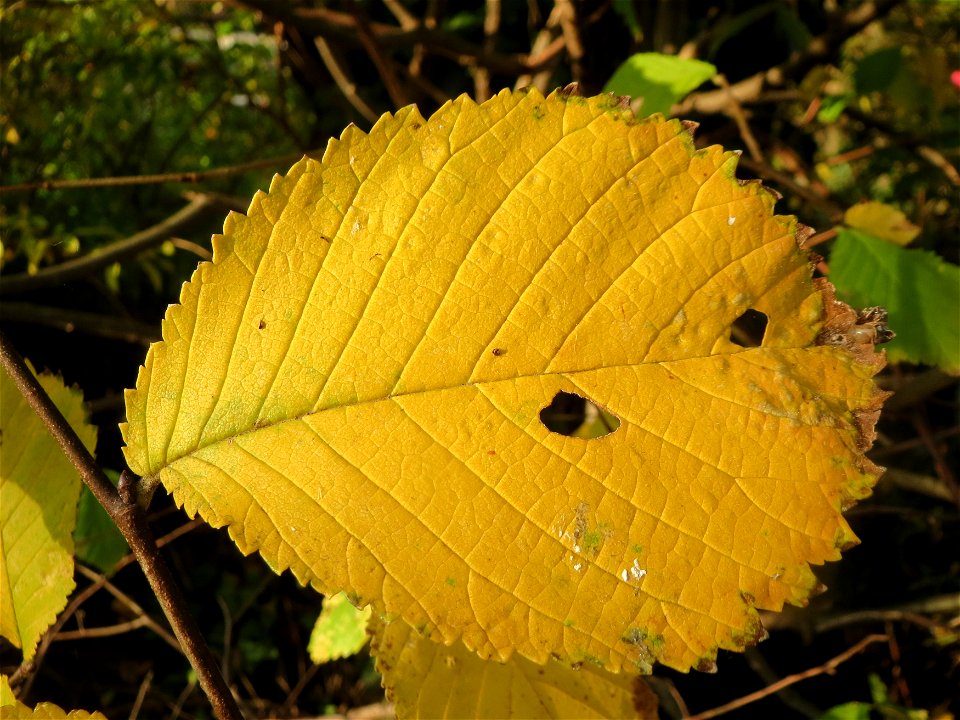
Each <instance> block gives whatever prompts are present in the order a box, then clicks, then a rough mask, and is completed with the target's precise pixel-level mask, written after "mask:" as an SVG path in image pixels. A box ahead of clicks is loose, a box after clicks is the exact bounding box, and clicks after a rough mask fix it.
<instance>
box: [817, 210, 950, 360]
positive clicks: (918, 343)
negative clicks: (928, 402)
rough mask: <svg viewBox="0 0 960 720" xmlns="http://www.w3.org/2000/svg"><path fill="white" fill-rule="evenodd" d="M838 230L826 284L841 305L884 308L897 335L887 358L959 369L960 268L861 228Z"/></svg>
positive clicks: (931, 254)
mask: <svg viewBox="0 0 960 720" xmlns="http://www.w3.org/2000/svg"><path fill="white" fill-rule="evenodd" d="M838 232H839V236H838V238H837V241H836V244H835V245H834V247H833V252H832V254H831V256H830V280H831V282H833V284H834V285H835V286H836V288H837V294H838V295H839V296H840V297H841V298H842V299H843V300H844V301H845V302H849V303H851V304H853V305H859V306H861V307H863V306H868V305H882V306H883V307H885V308H886V309H887V311H888V312H889V313H890V327H891V329H892V330H894V332H896V333H897V337H896V338H895V339H894V340H893V341H892V342H891V343H890V345H888V346H887V348H888V349H887V355H888V357H889V358H890V360H891V361H893V362H901V361H906V362H914V363H927V364H929V365H939V366H940V367H941V368H943V369H944V370H947V371H948V372H958V371H960V267H958V266H957V265H953V264H951V263H948V262H945V261H943V260H942V259H941V258H940V257H938V256H937V255H935V254H934V253H932V252H929V251H927V250H915V249H907V248H902V247H898V246H896V245H893V244H891V243H889V242H887V241H885V240H881V239H879V238H876V237H873V236H872V235H868V234H866V233H864V232H861V231H859V230H852V229H850V228H840V229H839V231H838Z"/></svg>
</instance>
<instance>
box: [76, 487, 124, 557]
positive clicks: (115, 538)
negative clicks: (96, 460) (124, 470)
mask: <svg viewBox="0 0 960 720" xmlns="http://www.w3.org/2000/svg"><path fill="white" fill-rule="evenodd" d="M107 474H108V475H110V476H111V477H110V479H111V480H113V481H114V484H116V479H117V478H116V473H111V472H109V471H108V473H107ZM73 541H74V544H75V546H76V555H77V558H78V559H79V560H82V561H83V562H85V563H87V564H88V565H93V566H94V567H95V568H97V569H98V570H101V571H103V572H110V571H111V570H112V569H113V566H114V565H116V564H117V561H119V560H120V558H122V557H123V556H124V555H126V554H127V553H128V552H129V551H130V549H129V547H128V546H127V541H126V540H124V539H123V535H122V534H121V533H120V530H119V529H118V528H117V526H116V524H114V522H113V520H111V519H110V516H109V515H107V511H106V510H104V509H103V506H102V505H101V504H100V503H99V502H97V499H96V498H95V497H94V496H93V493H91V492H90V490H89V489H87V487H86V486H84V487H83V488H82V489H81V491H80V504H79V506H78V507H77V529H76V530H75V531H74V533H73Z"/></svg>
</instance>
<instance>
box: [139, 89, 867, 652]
mask: <svg viewBox="0 0 960 720" xmlns="http://www.w3.org/2000/svg"><path fill="white" fill-rule="evenodd" d="M736 161H737V158H736V156H735V155H734V154H732V153H726V152H724V151H723V150H722V149H720V148H717V147H712V148H707V149H704V150H698V149H696V148H695V147H694V144H693V140H692V137H691V135H690V132H689V130H688V128H687V127H686V126H684V125H683V124H682V123H680V122H678V121H675V120H671V121H663V120H661V119H653V120H650V121H646V122H638V121H637V120H635V119H634V118H633V116H632V115H631V114H630V113H629V112H628V111H624V110H622V109H620V108H618V107H617V105H616V103H615V101H614V100H612V99H611V98H609V97H600V98H590V99H583V98H574V97H566V96H564V95H563V94H561V93H554V94H552V95H551V96H549V97H547V98H544V97H542V96H541V95H539V94H538V93H537V92H536V91H531V92H529V93H523V94H521V93H510V92H506V91H504V92H502V93H500V94H499V95H498V96H496V97H495V98H493V99H492V100H490V101H488V102H486V103H483V104H482V105H477V104H475V103H473V102H472V101H471V100H469V99H468V98H465V97H463V98H460V99H458V100H456V101H454V102H451V103H448V104H446V105H445V106H444V107H442V108H441V109H440V110H439V111H437V113H436V114H435V115H433V116H432V117H431V118H430V119H429V120H425V119H424V118H422V117H421V116H420V114H419V113H418V112H417V110H416V108H412V107H411V108H404V109H402V110H400V111H398V112H397V114H396V115H395V116H390V115H385V116H384V117H383V118H381V120H380V121H378V122H377V123H376V125H375V126H374V127H373V129H372V130H371V131H370V134H369V135H366V134H364V133H362V132H361V131H359V130H358V129H357V128H354V127H351V128H349V129H347V130H346V131H345V132H344V133H343V135H342V136H341V138H340V139H339V140H333V141H331V142H330V144H329V146H328V148H327V151H326V152H325V154H324V156H323V160H322V161H317V160H314V159H312V158H304V159H303V160H302V161H300V162H299V163H297V164H296V165H295V166H294V167H293V168H292V169H291V170H290V172H289V173H288V174H287V175H286V176H285V177H276V178H275V179H274V181H273V183H272V185H271V188H270V192H269V194H263V193H259V194H257V195H256V196H255V197H254V199H253V202H252V203H251V206H250V209H249V212H248V215H247V216H240V215H236V214H232V215H231V216H230V217H229V218H228V219H227V222H226V224H225V226H224V234H223V235H222V236H218V237H215V238H214V259H213V262H212V263H203V264H201V265H200V267H199V268H198V269H197V271H196V272H195V273H194V275H193V278H192V279H191V281H190V282H189V283H187V284H185V285H184V287H183V290H182V293H181V298H180V299H181V305H179V306H174V307H172V308H171V309H170V310H168V312H167V315H166V318H165V319H164V322H163V338H164V340H163V342H161V343H158V344H155V345H154V346H153V347H152V348H151V350H150V352H149V353H148V355H147V359H146V363H145V365H144V367H143V368H142V369H141V372H140V374H139V377H138V379H137V388H136V390H132V391H128V392H127V396H126V401H127V423H126V424H125V425H124V426H123V427H122V430H123V433H124V438H125V441H126V444H127V447H126V448H125V454H126V457H127V460H128V462H129V464H130V467H131V468H132V469H133V470H134V471H135V472H137V473H139V474H141V475H143V476H144V477H146V478H148V480H156V479H159V480H160V481H161V482H162V483H163V484H164V486H165V487H166V488H167V490H168V491H170V492H172V493H173V495H174V498H175V500H176V502H177V503H178V504H180V505H182V506H183V507H184V508H185V509H186V511H187V512H188V513H190V514H196V513H199V514H201V515H202V516H203V517H204V518H205V519H206V520H207V521H208V522H209V523H211V524H212V525H214V526H218V527H220V526H228V528H229V532H230V536H231V537H232V538H233V540H234V541H235V542H236V543H237V545H238V547H239V548H240V549H241V550H242V551H243V552H246V553H250V552H254V551H259V552H260V553H261V554H262V555H263V557H264V559H265V560H266V561H267V562H268V563H269V564H270V566H271V567H273V568H274V569H275V570H277V571H282V570H285V569H290V570H291V571H292V572H293V574H294V575H295V576H296V577H297V578H298V579H299V580H300V581H301V582H304V583H307V582H309V583H312V584H313V585H314V586H315V587H317V589H319V590H320V591H321V592H324V593H325V594H332V593H334V592H337V591H339V590H346V591H348V592H349V593H351V596H352V597H354V598H355V599H356V600H357V601H358V604H367V603H370V604H371V605H372V606H373V607H374V610H375V611H376V612H378V613H385V614H387V615H390V616H393V617H401V618H403V619H404V620H406V621H407V622H408V623H409V624H411V625H412V626H413V627H416V628H418V629H419V628H422V629H425V630H426V631H428V632H429V634H430V636H431V637H433V638H435V639H437V640H440V641H443V642H444V643H447V644H449V643H452V642H453V641H454V640H456V639H457V638H461V637H462V638H463V641H464V642H465V643H466V645H467V647H469V648H470V649H472V650H475V651H477V652H478V653H479V654H480V655H481V657H484V658H489V657H493V658H497V659H501V660H503V659H506V658H508V657H510V655H511V654H512V653H513V652H519V653H520V654H522V655H523V656H525V657H527V658H528V659H531V660H533V661H534V662H537V663H544V662H546V660H547V659H548V658H549V657H551V656H556V657H559V658H561V659H562V660H564V661H566V662H580V661H592V662H595V663H597V664H599V665H601V666H603V667H605V668H606V669H608V670H611V671H617V670H619V669H620V668H621V667H626V668H628V669H630V670H634V669H641V670H649V669H650V667H651V664H652V663H653V662H654V661H660V662H663V663H666V664H668V665H671V666H672V667H676V668H680V669H688V668H690V667H692V666H698V667H710V666H712V665H713V658H714V657H715V656H716V653H717V650H718V649H719V648H730V649H742V648H743V647H744V646H745V645H747V644H750V643H752V642H755V641H756V640H757V639H758V638H760V637H761V636H762V634H763V629H762V627H761V625H760V621H759V615H758V612H757V610H758V609H768V610H779V609H781V608H782V606H783V604H784V603H785V602H790V603H797V604H802V603H804V602H806V599H807V598H808V597H809V596H810V594H811V593H812V592H813V591H814V589H816V588H817V586H818V583H817V581H816V578H815V577H814V575H813V573H812V571H811V569H810V564H819V563H822V562H824V561H826V560H836V559H838V558H839V557H840V549H841V548H843V547H845V546H847V545H849V544H850V543H852V542H854V541H855V538H854V536H853V533H852V532H851V531H850V528H849V527H848V525H847V524H846V522H845V521H844V520H843V518H842V516H841V508H843V507H845V506H846V505H849V504H851V503H852V502H853V501H855V500H856V499H858V498H862V497H864V496H865V495H867V494H869V492H870V488H871V486H872V485H873V483H874V482H875V481H876V475H877V469H876V468H875V467H874V466H872V465H871V464H870V463H869V462H868V461H867V460H866V459H865V458H864V456H863V451H864V449H865V448H866V447H868V446H869V443H870V442H871V440H872V435H871V433H872V427H873V422H874V420H875V418H876V414H877V412H878V411H879V406H880V402H881V398H882V394H880V393H879V392H878V391H877V389H876V387H875V385H874V383H873V381H872V376H873V375H874V374H875V373H876V372H877V371H878V370H879V368H880V367H881V366H882V364H883V360H882V357H881V356H879V355H877V354H875V353H874V352H873V347H872V345H871V346H857V347H854V346H849V347H848V345H849V343H847V342H846V340H844V338H845V337H846V335H845V334H844V322H847V324H849V322H848V321H842V322H839V324H838V323H837V322H835V321H834V319H835V318H838V317H846V316H845V315H844V314H843V312H841V311H842V309H843V308H844V307H845V306H841V305H840V304H839V303H835V301H833V300H832V299H831V298H830V297H828V296H827V295H825V293H826V292H827V290H828V289H829V287H828V285H826V284H824V283H822V282H821V283H814V282H813V281H812V280H811V272H812V268H811V265H810V262H809V258H808V256H807V254H806V253H804V252H802V251H801V250H800V249H799V246H798V242H797V233H798V227H797V224H796V221H795V219H794V218H791V217H780V216H775V215H774V214H773V204H774V199H773V196H772V195H771V194H770V193H768V192H767V191H766V190H764V189H763V188H762V187H761V186H760V185H759V184H757V183H740V182H738V181H737V179H736V176H735V166H736ZM751 308H752V309H754V310H756V311H759V312H761V313H764V314H765V315H766V316H767V318H768V323H767V328H766V333H765V335H764V337H763V341H762V343H761V345H760V347H751V348H743V347H740V346H739V345H737V344H736V343H734V342H732V341H731V340H730V333H731V327H732V326H733V324H734V322H735V321H736V320H737V319H738V318H739V317H740V316H741V315H743V314H744V313H745V312H746V311H747V310H748V309H751ZM828 321H829V322H830V323H832V324H831V325H830V328H831V332H830V333H828V334H826V335H821V331H822V330H824V329H825V327H826V324H827V323H828ZM850 322H852V321H850ZM824 338H829V339H830V342H837V343H840V344H839V345H830V344H823V342H824ZM559 393H569V394H574V395H580V396H582V397H585V398H587V399H589V400H591V401H592V402H593V403H594V404H595V405H597V407H598V408H600V409H601V410H604V411H606V412H607V413H609V417H610V418H613V419H615V420H616V421H617V422H618V423H619V425H618V426H617V427H616V429H615V430H613V432H609V433H607V434H605V435H604V436H603V437H599V438H578V437H568V436H566V435H563V434H559V433H557V432H552V431H551V430H550V429H548V427H547V426H545V425H544V423H543V422H541V418H540V413H541V411H542V410H543V409H544V408H546V407H547V406H549V405H550V404H551V402H552V400H553V399H554V397H555V396H557V395H558V394H559ZM612 427H613V425H612V424H611V428H612Z"/></svg>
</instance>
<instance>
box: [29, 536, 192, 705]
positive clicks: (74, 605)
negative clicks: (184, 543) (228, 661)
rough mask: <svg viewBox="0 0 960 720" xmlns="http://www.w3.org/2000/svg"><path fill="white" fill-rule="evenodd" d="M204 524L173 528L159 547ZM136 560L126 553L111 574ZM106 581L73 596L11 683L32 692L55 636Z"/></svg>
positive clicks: (105, 579) (103, 580) (161, 539)
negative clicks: (34, 681) (21, 685)
mask: <svg viewBox="0 0 960 720" xmlns="http://www.w3.org/2000/svg"><path fill="white" fill-rule="evenodd" d="M202 524H203V521H202V520H201V519H200V518H195V519H193V520H190V521H189V522H186V523H184V524H183V525H181V526H180V527H178V528H175V529H174V530H171V531H170V532H168V533H167V534H166V535H164V536H163V537H161V538H160V539H159V540H157V547H158V548H162V547H163V546H164V545H166V544H167V543H170V542H173V541H174V540H176V539H177V538H179V537H181V536H183V535H186V534H187V533H188V532H190V531H191V530H195V529H196V528H198V527H200V526H201V525H202ZM136 561H137V559H136V557H135V556H134V555H133V553H128V554H126V555H124V556H123V557H122V558H120V559H119V560H118V561H117V562H116V563H114V565H113V567H112V568H111V569H110V575H111V576H112V575H114V574H116V573H117V572H119V571H120V570H122V569H123V568H125V567H127V566H128V565H132V564H133V563H135V562H136ZM106 582H107V576H106V575H101V576H99V577H98V579H97V580H96V581H95V582H94V583H93V584H92V585H89V586H87V587H86V588H84V589H83V590H82V591H81V592H79V593H78V594H77V595H75V596H74V597H73V599H72V600H71V601H70V603H69V604H68V605H67V607H66V608H65V609H64V610H63V612H61V613H60V615H59V616H58V617H57V621H56V622H55V623H54V624H53V625H52V626H51V627H50V628H49V629H48V630H47V631H46V632H45V633H44V635H43V639H42V640H41V641H40V644H39V645H38V646H37V651H36V652H35V653H34V656H33V660H31V661H30V662H29V663H24V664H23V665H21V666H20V667H19V668H17V671H16V672H15V673H14V674H13V675H11V676H10V684H11V685H14V686H16V685H19V684H20V683H25V684H24V687H23V692H22V694H24V695H28V694H29V693H30V686H31V685H32V684H33V679H34V678H35V677H36V672H37V670H39V669H40V665H41V664H42V663H43V658H44V656H45V655H46V654H47V650H49V649H50V645H51V643H52V642H53V641H54V639H55V636H56V635H57V633H58V632H60V628H62V627H63V626H64V625H66V623H67V621H68V620H69V619H70V618H72V617H73V615H74V613H76V612H77V610H79V609H80V606H81V605H83V603H85V602H86V601H87V600H89V599H90V598H91V597H93V595H95V594H96V593H97V591H99V590H101V589H102V588H103V586H104V584H105V583H106ZM178 651H179V648H178Z"/></svg>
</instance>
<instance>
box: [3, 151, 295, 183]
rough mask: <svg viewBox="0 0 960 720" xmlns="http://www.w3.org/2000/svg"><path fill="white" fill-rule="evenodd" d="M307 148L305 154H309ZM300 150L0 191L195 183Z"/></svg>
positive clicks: (277, 161)
mask: <svg viewBox="0 0 960 720" xmlns="http://www.w3.org/2000/svg"><path fill="white" fill-rule="evenodd" d="M311 152H314V151H308V152H307V153H306V154H307V155H309V154H310V153H311ZM303 155H304V153H291V154H289V155H281V156H280V157H274V158H266V159H264V160H254V161H252V162H248V163H240V164H239V165H228V166H226V167H221V168H214V169H213V170H198V171H191V172H174V173H161V174H158V175H120V176H117V177H105V178H82V179H80V180H43V181H41V182H32V183H20V184H18V185H0V193H5V192H24V191H27V190H75V189H78V188H95V187H123V186H127V185H160V184H162V183H197V182H201V181H203V180H212V179H213V178H221V177H227V176H229V175H241V174H243V173H245V172H249V171H251V170H260V169H262V168H268V167H283V166H285V165H289V164H290V163H294V162H296V161H297V160H299V159H300V158H301V157H303Z"/></svg>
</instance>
